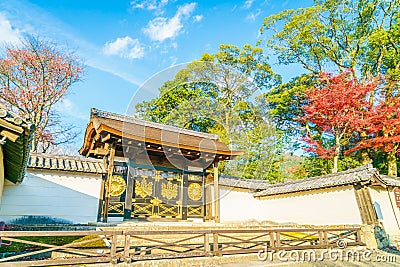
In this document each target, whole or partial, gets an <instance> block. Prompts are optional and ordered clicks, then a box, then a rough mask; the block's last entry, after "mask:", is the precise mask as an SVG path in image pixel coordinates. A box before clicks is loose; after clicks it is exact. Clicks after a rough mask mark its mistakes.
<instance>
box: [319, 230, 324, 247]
mask: <svg viewBox="0 0 400 267" xmlns="http://www.w3.org/2000/svg"><path fill="white" fill-rule="evenodd" d="M318 239H319V246H318V247H321V248H322V247H324V234H323V232H322V231H318Z"/></svg>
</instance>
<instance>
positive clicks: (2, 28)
mask: <svg viewBox="0 0 400 267" xmlns="http://www.w3.org/2000/svg"><path fill="white" fill-rule="evenodd" d="M20 39H21V34H20V31H19V30H18V29H15V28H13V27H12V26H11V22H10V21H9V20H8V19H7V18H6V16H5V15H4V14H3V13H0V42H1V43H3V42H6V43H19V42H20Z"/></svg>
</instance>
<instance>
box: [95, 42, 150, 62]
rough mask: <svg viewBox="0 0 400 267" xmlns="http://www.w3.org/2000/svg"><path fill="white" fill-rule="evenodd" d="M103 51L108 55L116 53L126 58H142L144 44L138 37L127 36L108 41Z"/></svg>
mask: <svg viewBox="0 0 400 267" xmlns="http://www.w3.org/2000/svg"><path fill="white" fill-rule="evenodd" d="M103 52H104V54H106V55H116V56H120V57H124V58H131V59H134V58H142V57H143V56H144V45H142V44H141V43H140V42H139V40H138V39H132V38H131V37H129V36H125V37H123V38H121V37H120V38H117V39H116V40H115V41H113V42H108V43H106V44H105V45H104V47H103Z"/></svg>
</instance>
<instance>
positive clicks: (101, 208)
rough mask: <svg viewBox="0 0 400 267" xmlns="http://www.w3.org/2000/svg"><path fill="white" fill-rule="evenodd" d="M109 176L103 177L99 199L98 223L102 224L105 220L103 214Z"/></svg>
mask: <svg viewBox="0 0 400 267" xmlns="http://www.w3.org/2000/svg"><path fill="white" fill-rule="evenodd" d="M106 178H107V176H106V175H103V177H101V187H100V197H99V208H98V210H97V221H98V222H100V221H101V220H102V218H103V213H104V210H103V208H104V198H105V197H104V186H105V180H106Z"/></svg>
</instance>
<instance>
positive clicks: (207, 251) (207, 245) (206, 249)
mask: <svg viewBox="0 0 400 267" xmlns="http://www.w3.org/2000/svg"><path fill="white" fill-rule="evenodd" d="M210 255H212V254H211V253H210V239H209V236H208V234H207V233H204V256H210Z"/></svg>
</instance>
